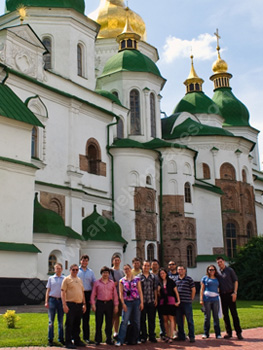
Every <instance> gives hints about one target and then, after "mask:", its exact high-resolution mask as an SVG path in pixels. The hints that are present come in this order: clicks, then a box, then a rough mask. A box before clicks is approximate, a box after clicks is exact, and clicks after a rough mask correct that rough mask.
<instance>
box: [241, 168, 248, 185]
mask: <svg viewBox="0 0 263 350" xmlns="http://www.w3.org/2000/svg"><path fill="white" fill-rule="evenodd" d="M242 181H243V182H247V173H246V170H245V169H243V170H242Z"/></svg>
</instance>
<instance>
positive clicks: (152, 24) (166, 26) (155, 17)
mask: <svg viewBox="0 0 263 350" xmlns="http://www.w3.org/2000/svg"><path fill="white" fill-rule="evenodd" d="M22 2H23V0H21V3H22ZM99 3H100V0H86V14H89V13H91V12H93V11H94V10H95V9H96V8H97V7H98V5H99ZM128 3H129V7H130V8H131V9H132V10H134V11H135V12H137V13H138V14H139V15H140V16H141V17H142V18H143V19H144V21H145V23H146V28H147V41H148V42H149V43H150V44H151V45H153V46H155V47H157V49H158V51H159V56H160V60H159V62H158V67H159V69H160V71H161V73H162V75H163V77H164V78H166V79H167V83H166V85H165V87H164V89H163V91H162V96H163V99H162V104H161V107H162V110H163V111H165V112H166V114H167V115H170V114H172V111H173V109H174V107H175V106H176V104H177V103H178V102H179V100H180V99H181V98H182V97H183V96H184V94H185V86H184V85H183V81H184V80H185V79H186V78H187V76H188V74H189V71H190V59H189V56H190V54H191V50H192V53H193V55H194V57H195V58H194V65H195V69H196V72H197V74H198V75H199V76H200V77H201V78H203V79H204V80H205V83H204V85H203V90H204V92H205V93H206V94H207V95H208V96H209V97H212V95H213V84H212V82H211V81H210V80H209V77H210V76H211V75H212V64H213V62H214V61H215V60H216V57H217V56H216V39H215V36H214V35H213V34H214V32H215V31H216V28H218V29H219V34H220V36H221V40H220V46H221V57H222V58H223V59H224V60H225V61H226V62H227V63H228V71H229V73H231V74H232V75H233V78H232V79H231V81H230V84H231V87H232V89H233V93H234V94H235V95H236V97H237V98H239V99H240V100H241V101H242V102H243V103H244V104H245V105H246V106H247V107H248V109H249V112H250V124H251V125H252V126H253V127H255V128H256V129H259V130H262V135H261V134H260V137H259V138H260V144H259V146H260V154H261V159H262V160H263V116H261V115H262V114H263V108H262V107H263V103H262V102H263V45H262V41H263V20H262V13H263V1H262V0H250V1H247V0H220V1H218V0H129V1H128ZM3 12H4V0H0V13H1V14H2V13H3Z"/></svg>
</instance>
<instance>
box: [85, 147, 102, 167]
mask: <svg viewBox="0 0 263 350" xmlns="http://www.w3.org/2000/svg"><path fill="white" fill-rule="evenodd" d="M87 153H88V154H87V157H88V162H89V173H91V174H97V172H98V161H99V160H98V151H97V148H96V146H95V145H93V144H91V145H89V146H88V152H87Z"/></svg>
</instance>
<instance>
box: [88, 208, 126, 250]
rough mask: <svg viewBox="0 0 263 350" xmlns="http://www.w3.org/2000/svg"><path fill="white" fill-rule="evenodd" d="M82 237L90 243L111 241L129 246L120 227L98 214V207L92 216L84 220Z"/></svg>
mask: <svg viewBox="0 0 263 350" xmlns="http://www.w3.org/2000/svg"><path fill="white" fill-rule="evenodd" d="M82 235H83V237H84V238H85V240H87V241H89V240H91V241H111V242H120V243H123V244H127V241H126V240H125V239H124V238H122V235H121V228H120V226H119V225H118V224H117V223H116V222H114V221H111V220H109V219H107V218H106V217H104V216H102V215H100V214H98V213H97V210H96V205H94V211H93V213H92V214H91V215H89V216H87V217H86V218H85V219H83V220H82Z"/></svg>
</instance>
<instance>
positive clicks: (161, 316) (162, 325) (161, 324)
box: [154, 306, 165, 336]
mask: <svg viewBox="0 0 263 350" xmlns="http://www.w3.org/2000/svg"><path fill="white" fill-rule="evenodd" d="M156 311H158V318H159V326H160V336H163V335H165V328H164V322H163V315H162V314H161V312H160V308H159V306H157V308H155V316H154V319H155V318H156Z"/></svg>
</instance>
